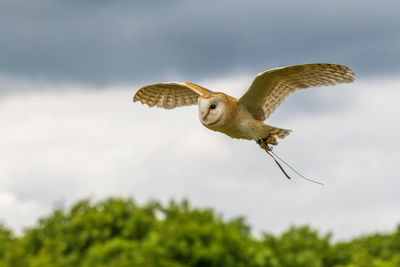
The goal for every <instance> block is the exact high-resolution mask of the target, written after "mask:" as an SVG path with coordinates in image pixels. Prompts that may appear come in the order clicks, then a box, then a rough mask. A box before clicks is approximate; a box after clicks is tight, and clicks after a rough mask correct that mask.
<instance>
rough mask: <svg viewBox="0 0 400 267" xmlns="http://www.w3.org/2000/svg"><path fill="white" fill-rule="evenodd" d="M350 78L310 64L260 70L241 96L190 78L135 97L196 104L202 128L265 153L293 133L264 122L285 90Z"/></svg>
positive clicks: (337, 69)
mask: <svg viewBox="0 0 400 267" xmlns="http://www.w3.org/2000/svg"><path fill="white" fill-rule="evenodd" d="M353 81H354V73H353V71H352V70H351V69H349V68H348V67H346V66H343V65H336V64H326V63H313V64H303V65H294V66H286V67H279V68H274V69H270V70H267V71H264V72H260V73H259V74H257V76H256V77H255V78H254V80H253V82H252V84H251V85H250V87H249V89H248V90H247V91H246V92H245V93H244V95H242V96H241V97H240V98H239V99H236V98H234V97H232V96H230V95H227V94H225V93H222V92H213V91H211V90H209V89H206V88H204V87H202V86H199V85H196V84H194V83H190V82H167V83H157V84H152V85H148V86H145V87H143V88H141V89H139V90H138V91H137V93H136V94H135V96H134V97H133V101H134V102H136V101H140V102H141V103H143V104H146V105H148V106H150V107H153V106H156V107H161V108H165V109H172V108H175V107H181V106H189V105H195V104H197V105H198V111H199V119H200V122H201V123H202V124H203V125H204V126H205V127H207V128H208V129H210V130H213V131H218V132H221V133H224V134H226V135H228V136H230V137H232V138H239V139H247V140H254V141H256V142H257V144H259V145H260V147H261V148H262V149H264V150H265V151H267V153H268V152H269V151H271V150H272V145H277V143H278V142H277V138H279V139H283V138H285V137H286V136H288V135H289V134H290V132H291V130H288V129H282V128H278V127H274V126H271V125H268V124H265V123H264V121H265V120H266V119H267V118H268V117H269V116H270V115H271V113H272V112H273V111H274V110H275V109H276V108H277V107H278V106H279V105H280V104H281V103H282V102H283V101H284V100H285V98H286V97H287V96H288V95H289V94H291V93H293V92H294V91H296V90H297V89H305V88H310V87H317V86H326V85H336V84H340V83H350V82H353ZM268 154H269V153H268ZM270 155H271V154H270ZM271 157H273V156H272V155H271ZM273 158H274V157H273ZM274 160H275V162H276V163H277V164H278V166H279V167H280V168H281V170H282V171H283V172H284V174H285V175H286V176H287V177H288V178H289V176H288V175H287V174H286V173H285V171H284V170H283V169H282V167H281V166H280V164H279V163H278V162H277V160H276V159H275V158H274Z"/></svg>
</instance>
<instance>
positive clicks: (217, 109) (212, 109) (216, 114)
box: [198, 93, 230, 127]
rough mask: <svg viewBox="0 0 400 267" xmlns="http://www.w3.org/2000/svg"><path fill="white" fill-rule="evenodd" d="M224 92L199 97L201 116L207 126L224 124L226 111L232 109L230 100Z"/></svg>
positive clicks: (202, 121)
mask: <svg viewBox="0 0 400 267" xmlns="http://www.w3.org/2000/svg"><path fill="white" fill-rule="evenodd" d="M227 97H228V96H227V95H225V94H223V93H213V94H207V95H203V96H200V97H199V102H198V107H199V118H200V121H201V123H202V124H203V125H204V126H206V127H210V126H218V125H219V124H221V125H222V124H223V123H224V120H225V116H224V115H225V114H226V111H227V110H229V109H230V107H228V106H229V104H230V101H229V99H227Z"/></svg>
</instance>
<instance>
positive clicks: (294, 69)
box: [238, 63, 354, 121]
mask: <svg viewBox="0 0 400 267" xmlns="http://www.w3.org/2000/svg"><path fill="white" fill-rule="evenodd" d="M352 81H354V73H353V71H352V70H351V69H349V68H348V67H346V66H343V65H335V64H325V63H314V64H304V65H295V66H287V67H281V68H275V69H271V70H267V71H265V72H261V73H259V74H258V75H257V76H256V77H255V78H254V80H253V83H252V84H251V86H250V88H249V89H248V90H247V92H246V93H245V94H244V95H243V96H242V97H241V98H240V99H239V101H238V103H239V104H240V105H242V106H244V107H245V108H246V109H247V110H249V111H250V112H251V113H252V114H253V116H254V118H255V119H257V120H261V121H263V120H265V119H267V118H268V117H269V115H271V113H272V112H273V111H274V110H275V108H277V107H278V106H279V105H280V104H281V103H282V102H283V100H285V98H286V97H287V96H288V95H289V94H290V93H292V92H294V91H295V90H296V89H303V88H309V87H315V86H323V85H335V84H339V83H350V82H352Z"/></svg>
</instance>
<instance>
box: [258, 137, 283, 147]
mask: <svg viewBox="0 0 400 267" xmlns="http://www.w3.org/2000/svg"><path fill="white" fill-rule="evenodd" d="M257 144H259V145H260V147H261V148H262V149H264V150H267V151H271V150H272V146H270V145H273V146H276V145H277V144H278V141H277V140H276V136H274V135H269V136H267V137H266V138H263V139H260V140H258V141H257Z"/></svg>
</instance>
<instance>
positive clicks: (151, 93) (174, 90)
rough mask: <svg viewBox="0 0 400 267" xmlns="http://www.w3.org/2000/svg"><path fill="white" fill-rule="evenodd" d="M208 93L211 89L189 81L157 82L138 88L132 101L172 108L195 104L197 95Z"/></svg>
mask: <svg viewBox="0 0 400 267" xmlns="http://www.w3.org/2000/svg"><path fill="white" fill-rule="evenodd" d="M208 93H212V91H210V90H208V89H206V88H203V87H201V86H199V85H196V84H193V83H189V82H168V83H157V84H152V85H148V86H145V87H143V88H141V89H139V91H137V93H136V94H135V96H134V97H133V101H134V102H136V101H140V102H141V103H143V104H146V105H148V106H149V107H153V106H156V107H162V108H166V109H172V108H175V107H181V106H190V105H195V104H197V99H198V98H199V96H201V95H204V94H208Z"/></svg>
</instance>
